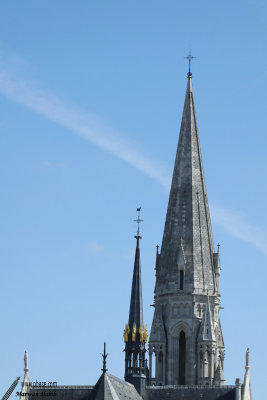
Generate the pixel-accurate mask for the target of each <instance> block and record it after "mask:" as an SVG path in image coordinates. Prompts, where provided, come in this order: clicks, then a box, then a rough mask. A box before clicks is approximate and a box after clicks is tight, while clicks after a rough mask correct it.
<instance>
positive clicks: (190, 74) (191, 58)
mask: <svg viewBox="0 0 267 400" xmlns="http://www.w3.org/2000/svg"><path fill="white" fill-rule="evenodd" d="M184 58H186V59H187V60H188V63H189V69H188V73H187V76H188V78H191V76H192V73H191V61H192V60H193V58H197V57H194V56H192V54H191V49H189V52H188V56H187V57H184Z"/></svg>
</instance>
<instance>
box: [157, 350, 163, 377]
mask: <svg viewBox="0 0 267 400" xmlns="http://www.w3.org/2000/svg"><path fill="white" fill-rule="evenodd" d="M158 357H159V359H158V378H159V379H163V354H162V351H161V352H160V353H159V355H158Z"/></svg>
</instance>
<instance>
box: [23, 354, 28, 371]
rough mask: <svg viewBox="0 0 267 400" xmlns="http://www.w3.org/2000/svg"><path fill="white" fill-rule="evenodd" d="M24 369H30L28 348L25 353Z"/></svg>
mask: <svg viewBox="0 0 267 400" xmlns="http://www.w3.org/2000/svg"><path fill="white" fill-rule="evenodd" d="M24 371H25V372H27V371H29V365H28V353H27V351H26V350H25V353H24Z"/></svg>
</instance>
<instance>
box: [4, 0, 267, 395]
mask: <svg viewBox="0 0 267 400" xmlns="http://www.w3.org/2000/svg"><path fill="white" fill-rule="evenodd" d="M0 10H1V12H0V109H1V113H0V115H1V118H0V140H1V143H0V152H1V154H0V170H1V174H0V177H1V188H2V195H1V197H0V205H1V207H0V210H1V211H0V212H1V228H0V235H1V237H0V243H1V244H0V262H1V271H2V279H1V281H2V285H1V295H0V296H1V313H0V315H1V323H2V334H1V335H2V344H3V346H2V351H1V354H2V357H1V360H0V370H1V372H2V374H1V375H2V379H1V383H0V388H1V393H4V392H5V390H6V389H7V388H8V386H9V385H10V384H11V382H12V381H13V380H14V379H15V377H16V376H19V375H20V376H21V377H22V376H23V353H24V350H25V349H27V350H28V352H29V364H30V377H31V379H42V380H47V381H51V380H53V381H57V382H58V384H94V383H95V382H96V380H97V378H98V376H99V374H100V372H101V371H100V368H101V357H100V355H99V353H100V352H101V351H102V347H103V342H104V340H106V341H107V348H108V352H109V359H108V368H109V372H110V373H113V374H115V375H117V376H121V377H122V376H123V365H124V353H123V352H122V349H123V341H122V332H123V328H124V324H125V322H127V319H128V310H129V296H130V286H131V276H132V268H133V254H134V246H135V240H134V238H133V236H134V234H135V230H136V226H135V223H134V222H133V219H135V217H136V212H135V210H136V207H137V206H140V205H141V206H142V218H143V219H144V220H145V222H144V223H143V226H142V235H143V240H142V243H141V256H142V279H143V297H144V316H145V320H146V322H147V324H148V327H150V324H151V318H152V311H153V310H152V307H150V304H152V302H153V289H154V262H155V246H156V244H157V243H159V244H160V243H161V238H162V232H163V224H164V218H165V213H166V208H167V201H168V187H169V183H170V176H171V173H172V168H173V163H174V157H175V151H176V146H177V141H178V135H179V126H180V120H181V114H182V107H183V101H184V95H185V86H186V72H187V62H186V60H184V56H186V55H187V53H188V49H189V47H191V49H192V53H193V55H195V56H196V57H197V59H196V60H194V61H193V64H192V70H193V87H194V95H195V103H196V111H197V117H198V126H199V132H200V141H201V147H202V155H203V161H204V169H205V176H206V184H207V190H208V197H209V203H210V208H211V218H212V227H213V234H214V241H215V243H217V242H220V244H221V262H222V275H221V289H222V306H223V307H224V310H222V312H221V319H222V327H223V332H224V340H225V345H226V363H225V375H226V379H227V383H229V384H232V383H234V380H235V378H236V377H241V378H243V375H244V362H245V351H246V348H247V346H249V347H250V349H251V375H252V384H253V399H254V400H261V399H262V398H263V397H264V395H263V393H264V390H265V389H264V381H265V380H266V368H265V360H266V357H267V350H266V348H265V347H264V346H263V343H264V339H265V336H266V334H265V332H266V329H267V322H266V318H265V315H266V306H267V301H266V295H265V293H266V290H265V286H266V280H267V269H266V264H267V215H266V198H267V189H266V147H267V138H266V126H267V113H266V95H265V94H266V84H267V72H266V71H267V57H266V31H267V29H266V26H267V4H266V2H265V1H261V0H258V1H253V0H243V1H240V0H237V1H235V2H232V1H228V0H226V1H224V2H219V1H205V0H204V1H201V2H200V1H196V0H192V1H190V2H182V1H177V0H176V1H165V2H163V1H157V0H156V1H155V0H154V1H150V0H148V1H145V2H144V1H139V0H137V1H135V2H129V1H119V0H113V1H112V2H111V1H102V0H100V1H90V2H88V1H82V0H80V1H79V2H76V1H70V0H68V1H67V0H64V1H63V0H57V1H52V0H50V1H33V0H32V1H29V0H28V1H27V2H21V1H18V0H16V1H14V0H10V1H8V2H2V4H1V8H0ZM12 398H15V396H14V395H13V396H12Z"/></svg>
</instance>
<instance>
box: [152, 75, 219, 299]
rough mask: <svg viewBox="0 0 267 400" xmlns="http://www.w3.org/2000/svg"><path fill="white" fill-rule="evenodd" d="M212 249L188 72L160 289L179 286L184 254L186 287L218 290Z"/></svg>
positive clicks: (193, 290)
mask: <svg viewBox="0 0 267 400" xmlns="http://www.w3.org/2000/svg"><path fill="white" fill-rule="evenodd" d="M181 241H182V242H183V247H182V246H181V245H180V243H181ZM213 252H214V246H213V239H212V232H211V225H210V213H209V206H208V199H207V192H206V185H205V178H204V171H203V164H202V156H201V149H200V143H199V136H198V128H197V119H196V112H195V104H194V96H193V88H192V74H191V73H189V74H188V81H187V88H186V96H185V103H184V111H183V117H182V123H181V129H180V137H179V143H178V148H177V153H176V159H175V164H174V171H173V178H172V184H171V190H170V196H169V204H168V209H167V216H166V221H165V228H164V234H163V240H162V246H161V253H160V271H159V272H160V275H161V278H160V281H159V282H158V288H157V289H158V293H162V294H163V293H165V292H169V291H172V290H173V291H176V290H177V288H178V286H179V278H180V277H179V276H178V275H179V272H178V269H177V263H178V261H179V260H181V259H182V258H183V257H184V258H185V259H187V260H188V263H190V271H188V272H189V274H187V275H185V276H184V281H183V283H184V286H185V288H186V290H187V291H190V292H198V293H202V292H203V291H206V290H207V289H209V291H212V292H215V291H216V287H215V285H216V283H215V276H214V268H213ZM189 258H190V262H189ZM181 276H182V275H181Z"/></svg>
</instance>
